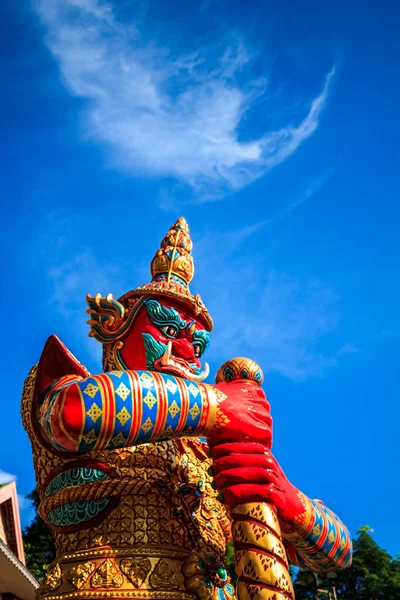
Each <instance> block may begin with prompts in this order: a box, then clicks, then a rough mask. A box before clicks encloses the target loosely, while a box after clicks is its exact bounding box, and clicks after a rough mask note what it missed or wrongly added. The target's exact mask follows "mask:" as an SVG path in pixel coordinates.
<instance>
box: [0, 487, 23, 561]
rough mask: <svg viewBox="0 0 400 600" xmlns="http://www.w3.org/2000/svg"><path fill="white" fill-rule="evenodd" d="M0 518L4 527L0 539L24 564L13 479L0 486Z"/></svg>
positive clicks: (15, 489)
mask: <svg viewBox="0 0 400 600" xmlns="http://www.w3.org/2000/svg"><path fill="white" fill-rule="evenodd" d="M0 518H1V525H2V526H3V527H4V531H2V532H1V533H0V540H3V542H4V543H5V544H6V545H7V546H8V547H9V548H10V550H12V552H14V554H15V555H16V557H17V558H18V559H19V560H20V561H21V562H22V563H23V564H25V554H24V545H23V542H22V532H21V522H20V519H19V508H18V496H17V488H16V485H15V481H12V482H11V483H7V484H5V485H2V486H1V487H0ZM2 534H3V535H2Z"/></svg>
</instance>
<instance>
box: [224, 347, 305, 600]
mask: <svg viewBox="0 0 400 600" xmlns="http://www.w3.org/2000/svg"><path fill="white" fill-rule="evenodd" d="M238 380H242V381H243V382H246V383H247V384H249V383H251V384H253V385H261V383H262V380H263V376H262V371H261V368H260V367H259V366H258V365H257V363H255V362H254V361H252V360H250V359H248V358H233V359H231V360H229V361H227V362H226V363H224V364H223V365H222V366H221V367H220V368H219V370H218V372H217V376H216V382H217V383H218V382H221V381H225V382H227V383H229V382H231V381H238ZM269 447H270V444H269ZM230 516H231V518H232V539H233V545H234V548H235V569H236V573H237V575H238V582H237V588H236V589H237V595H238V598H239V600H294V591H293V586H292V581H291V577H290V574H289V563H288V559H287V555H286V550H285V547H284V545H283V543H282V533H281V528H280V525H279V521H278V518H277V514H276V508H275V506H273V505H272V504H270V503H269V502H248V503H246V504H240V505H238V506H236V507H234V508H232V509H231V510H230Z"/></svg>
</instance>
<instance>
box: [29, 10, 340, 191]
mask: <svg viewBox="0 0 400 600" xmlns="http://www.w3.org/2000/svg"><path fill="white" fill-rule="evenodd" d="M35 6H36V9H37V12H38V13H39V15H40V17H41V19H42V21H43V23H44V24H45V25H46V27H47V36H46V41H47V45H48V47H49V49H50V50H51V52H52V53H53V55H54V56H55V57H56V59H57V60H58V62H59V66H60V70H61V74H62V78H63V81H64V84H65V85H66V87H67V88H68V90H69V91H70V92H71V94H73V95H75V96H79V97H82V98H84V99H86V100H87V101H88V104H87V111H86V113H85V126H86V128H87V132H88V135H90V136H92V137H93V138H94V139H96V140H98V141H100V142H102V143H104V144H106V145H107V147H109V149H110V150H111V156H112V160H113V163H114V164H115V165H116V166H118V167H119V168H121V169H124V170H126V171H127V172H130V173H134V174H142V175H159V176H168V177H174V178H176V179H177V180H179V181H181V182H184V183H185V184H188V185H190V186H191V187H192V188H193V190H194V191H195V193H197V195H199V194H201V195H202V197H203V199H215V198H216V197H218V196H220V195H221V194H222V193H225V192H227V191H232V190H237V189H240V188H242V187H244V186H246V185H247V184H249V183H250V182H252V181H254V180H255V179H257V178H259V177H261V176H262V175H263V174H265V173H266V172H267V171H268V170H269V169H271V168H272V167H274V166H275V165H277V164H279V163H281V162H282V161H284V160H285V159H287V158H288V157H289V156H290V155H291V154H293V152H295V150H296V149H297V148H298V147H299V146H300V144H301V143H302V142H303V141H304V140H306V139H307V138H309V137H310V136H311V135H312V133H313V132H314V131H315V130H316V128H317V126H318V120H319V117H320V114H321V111H322V109H323V107H324V105H325V103H326V100H327V96H328V91H329V85H330V82H331V80H332V77H333V74H334V70H332V71H331V72H330V73H329V74H328V75H327V76H326V80H325V84H324V86H323V89H322V92H321V93H320V94H319V95H318V96H317V97H316V98H315V99H314V100H313V101H312V102H311V104H310V107H309V109H308V112H307V110H305V113H306V114H305V116H304V118H303V120H302V121H301V122H300V123H299V124H296V125H295V124H293V123H287V124H285V125H283V126H282V125H281V126H279V127H278V128H276V129H275V130H273V131H268V132H265V133H264V134H262V135H261V136H259V137H258V138H257V139H249V140H246V139H243V131H241V135H240V136H239V128H240V127H241V126H242V124H243V118H244V117H245V116H246V115H247V114H248V112H249V110H250V109H251V108H252V106H253V104H254V100H255V99H256V98H257V97H259V96H260V95H262V94H265V93H266V89H267V84H266V80H265V79H261V78H257V79H255V78H254V77H252V74H251V68H250V63H251V54H250V52H249V51H248V49H247V48H246V46H245V44H244V43H243V41H242V40H240V39H238V37H237V36H234V35H233V34H232V36H231V38H230V41H229V42H226V45H225V47H224V48H220V49H219V53H218V52H217V50H216V46H215V45H214V46H213V47H212V48H210V47H204V48H202V49H200V50H198V51H196V52H194V53H191V54H181V55H176V54H173V53H172V51H170V50H166V49H165V48H161V47H159V46H158V45H157V43H156V42H155V41H154V40H152V41H150V40H149V41H147V42H146V41H144V40H143V38H142V37H141V32H140V31H139V30H138V24H135V23H133V24H132V23H129V24H128V23H122V22H119V21H118V20H117V19H116V17H115V16H114V12H113V6H112V5H111V4H109V3H107V2H102V3H100V2H99V1H98V0H36V4H35ZM116 6H117V5H116ZM228 37H229V36H228ZM232 37H235V40H234V41H232ZM227 39H228V38H227ZM216 55H217V56H219V58H215V56H216Z"/></svg>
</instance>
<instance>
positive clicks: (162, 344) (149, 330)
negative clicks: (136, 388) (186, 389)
mask: <svg viewBox="0 0 400 600" xmlns="http://www.w3.org/2000/svg"><path fill="white" fill-rule="evenodd" d="M208 343H209V333H208V331H206V330H205V329H204V326H203V325H202V324H201V322H200V321H199V320H198V319H196V317H195V316H194V315H193V314H192V313H191V312H190V311H188V309H186V308H184V307H182V306H181V305H179V304H178V303H176V302H174V301H170V300H168V301H167V300H164V299H162V300H160V301H159V300H155V299H149V300H147V301H146V302H145V303H144V305H143V307H142V308H141V309H140V312H139V314H138V315H137V316H136V318H135V320H134V322H133V324H132V326H131V329H130V331H129V334H128V336H127V337H126V339H125V340H124V347H123V348H122V349H121V351H120V356H121V358H122V360H123V362H124V364H125V365H126V367H127V368H128V369H135V370H141V369H148V370H153V371H162V372H165V373H171V374H173V375H178V376H180V377H183V378H184V379H192V380H194V381H202V380H203V379H205V377H207V375H208V365H207V364H205V365H204V369H203V370H202V368H201V362H200V358H201V356H202V354H203V353H204V351H205V349H206V347H207V345H208Z"/></svg>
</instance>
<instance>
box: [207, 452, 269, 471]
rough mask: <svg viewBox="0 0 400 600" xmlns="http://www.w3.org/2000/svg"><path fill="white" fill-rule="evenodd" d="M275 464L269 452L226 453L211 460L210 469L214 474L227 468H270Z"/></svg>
mask: <svg viewBox="0 0 400 600" xmlns="http://www.w3.org/2000/svg"><path fill="white" fill-rule="evenodd" d="M274 466H275V460H274V459H273V458H272V457H271V455H270V454H228V455H227V456H223V457H222V458H217V459H216V460H214V462H213V466H212V470H213V473H214V475H217V474H218V473H220V472H221V471H226V470H228V469H240V468H248V467H252V468H257V467H258V468H261V469H271V468H273V467H274Z"/></svg>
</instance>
